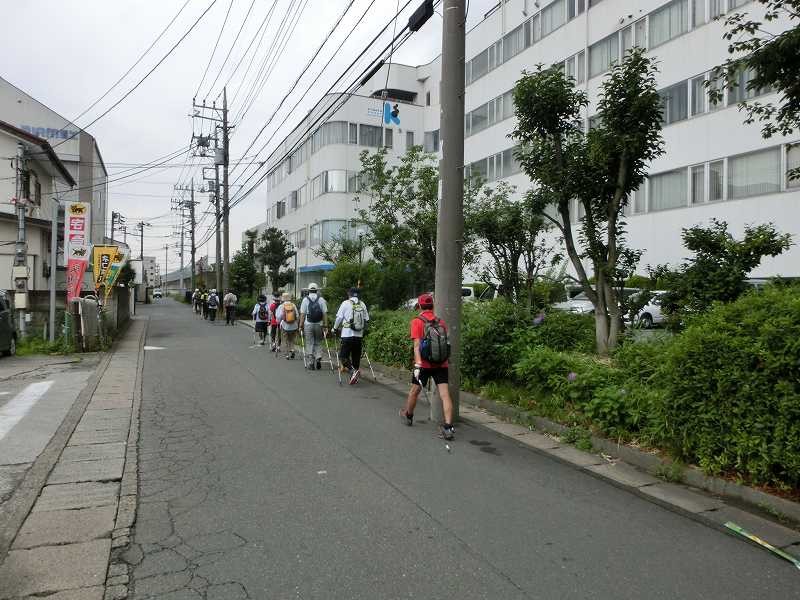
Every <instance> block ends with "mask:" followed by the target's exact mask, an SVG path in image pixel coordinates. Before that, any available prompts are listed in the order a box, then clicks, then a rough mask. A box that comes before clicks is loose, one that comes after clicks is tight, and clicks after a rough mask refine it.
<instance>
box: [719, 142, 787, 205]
mask: <svg viewBox="0 0 800 600" xmlns="http://www.w3.org/2000/svg"><path fill="white" fill-rule="evenodd" d="M780 190H781V153H780V148H779V147H778V148H769V149H768V150H761V151H759V152H752V153H750V154H744V155H742V156H734V157H732V158H729V159H728V199H729V200H735V199H737V198H747V197H749V196H759V195H761V194H772V193H775V192H779V191H780Z"/></svg>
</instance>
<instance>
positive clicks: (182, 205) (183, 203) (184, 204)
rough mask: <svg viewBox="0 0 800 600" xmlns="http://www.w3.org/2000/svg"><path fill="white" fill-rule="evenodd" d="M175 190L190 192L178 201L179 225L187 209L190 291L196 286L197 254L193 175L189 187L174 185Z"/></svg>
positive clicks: (182, 222) (182, 221)
mask: <svg viewBox="0 0 800 600" xmlns="http://www.w3.org/2000/svg"><path fill="white" fill-rule="evenodd" d="M175 190H176V191H180V192H189V194H190V196H189V198H190V199H189V200H188V201H186V200H183V201H181V202H179V203H178V206H179V207H180V210H181V227H183V224H184V218H185V217H184V212H183V211H184V209H186V208H188V209H189V239H190V243H189V246H190V251H191V254H192V265H191V267H192V280H191V285H190V287H191V289H192V291H194V289H195V287H196V286H195V279H196V276H195V269H196V268H197V266H196V264H197V263H196V256H195V255H196V254H197V247H196V246H195V237H194V229H195V226H196V225H197V223H196V222H195V218H194V206H195V204H196V203H195V201H194V192H195V189H194V177H192V182H191V185H190V186H189V187H181V186H178V185H176V186H175ZM182 287H183V232H181V288H182Z"/></svg>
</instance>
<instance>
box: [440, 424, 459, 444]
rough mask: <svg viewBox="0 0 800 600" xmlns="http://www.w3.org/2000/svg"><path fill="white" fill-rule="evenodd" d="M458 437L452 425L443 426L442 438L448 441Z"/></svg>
mask: <svg viewBox="0 0 800 600" xmlns="http://www.w3.org/2000/svg"><path fill="white" fill-rule="evenodd" d="M455 436H456V430H455V428H454V427H453V426H452V425H448V424H447V423H445V424H444V425H442V437H443V438H444V439H446V440H447V441H450V440H452V439H453V438H455Z"/></svg>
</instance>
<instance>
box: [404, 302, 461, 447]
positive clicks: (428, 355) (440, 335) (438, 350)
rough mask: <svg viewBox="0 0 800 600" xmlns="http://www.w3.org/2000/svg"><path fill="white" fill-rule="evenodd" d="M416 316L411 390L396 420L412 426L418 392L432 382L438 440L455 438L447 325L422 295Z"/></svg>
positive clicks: (414, 321)
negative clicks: (440, 416) (438, 408)
mask: <svg viewBox="0 0 800 600" xmlns="http://www.w3.org/2000/svg"><path fill="white" fill-rule="evenodd" d="M419 308H420V311H421V312H420V313H419V315H417V316H416V317H414V318H413V319H411V339H412V340H413V341H414V370H413V372H412V375H411V389H410V390H409V392H408V398H407V399H406V405H405V407H404V408H402V409H401V410H400V417H401V418H402V419H404V420H405V422H406V425H409V426H411V425H412V424H413V422H414V409H415V408H416V406H417V400H418V399H419V394H420V392H421V391H422V388H423V387H425V386H426V385H427V384H428V380H429V379H433V382H434V383H435V384H436V389H437V390H438V391H439V397H440V398H441V399H442V412H443V413H444V423H443V424H442V437H444V439H446V440H452V439H453V437H454V436H455V429H454V428H453V400H452V398H451V397H450V387H449V370H448V363H447V359H448V358H449V356H450V344H449V342H448V340H447V325H446V324H445V322H444V321H442V320H441V319H440V318H438V317H437V316H436V315H435V314H434V312H433V296H432V295H431V294H422V295H421V296H420V297H419Z"/></svg>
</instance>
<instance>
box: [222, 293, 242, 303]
mask: <svg viewBox="0 0 800 600" xmlns="http://www.w3.org/2000/svg"><path fill="white" fill-rule="evenodd" d="M238 301H239V299H238V298H237V297H236V294H234V293H233V292H228V293H227V294H225V298H223V299H222V303H223V304H224V305H225V306H236V303H237V302H238Z"/></svg>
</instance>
